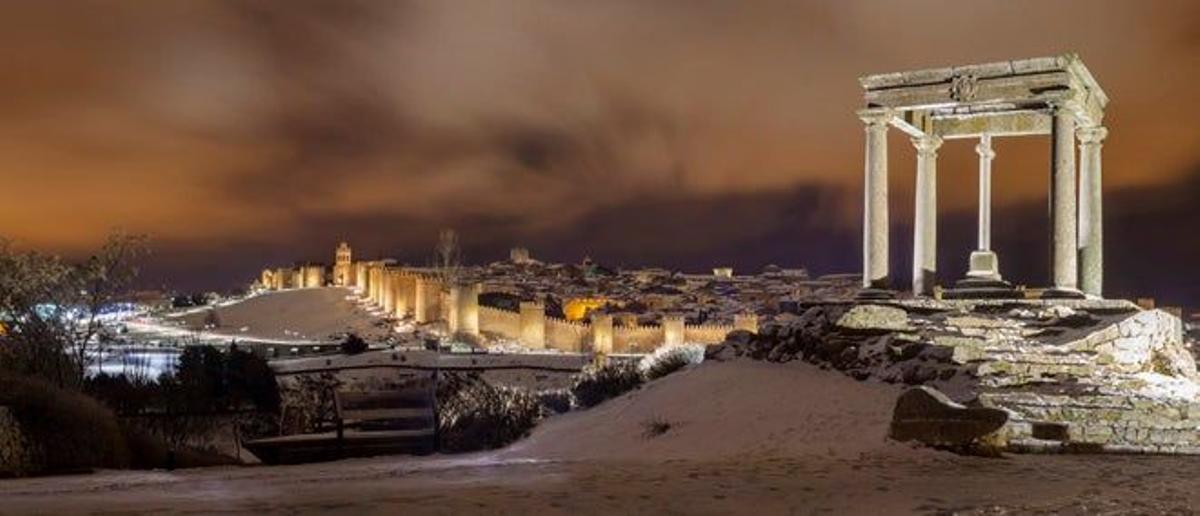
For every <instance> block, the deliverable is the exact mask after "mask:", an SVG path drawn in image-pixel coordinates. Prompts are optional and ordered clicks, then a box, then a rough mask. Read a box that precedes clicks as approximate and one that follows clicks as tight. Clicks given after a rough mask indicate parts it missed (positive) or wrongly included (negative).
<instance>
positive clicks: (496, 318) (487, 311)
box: [479, 306, 521, 340]
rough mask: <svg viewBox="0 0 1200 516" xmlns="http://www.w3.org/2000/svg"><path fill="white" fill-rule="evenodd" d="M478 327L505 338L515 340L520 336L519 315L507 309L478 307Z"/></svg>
mask: <svg viewBox="0 0 1200 516" xmlns="http://www.w3.org/2000/svg"><path fill="white" fill-rule="evenodd" d="M479 329H480V331H483V332H487V333H494V334H496V335H499V336H501V337H503V338H506V339H510V340H517V339H520V338H521V315H520V314H518V313H516V312H509V311H508V310H501V309H499V308H492V307H490V306H481V307H479Z"/></svg>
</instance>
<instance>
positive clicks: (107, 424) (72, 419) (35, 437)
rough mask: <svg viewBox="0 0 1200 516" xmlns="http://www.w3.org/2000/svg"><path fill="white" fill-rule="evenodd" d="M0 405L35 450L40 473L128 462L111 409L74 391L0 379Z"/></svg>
mask: <svg viewBox="0 0 1200 516" xmlns="http://www.w3.org/2000/svg"><path fill="white" fill-rule="evenodd" d="M0 405H6V406H8V407H9V409H10V410H11V411H12V414H13V416H14V417H15V418H16V419H17V422H18V423H19V424H20V425H21V430H22V433H23V434H24V435H25V436H26V438H27V439H29V440H30V441H31V444H32V446H33V447H34V448H35V450H34V457H35V461H36V462H37V463H38V465H39V466H40V468H39V469H41V470H42V471H45V472H64V471H76V470H80V469H90V468H96V467H103V468H123V467H127V466H128V465H129V463H130V458H129V450H128V448H127V447H126V444H125V439H124V437H123V435H122V432H121V427H120V426H119V425H118V424H117V418H116V416H114V415H113V413H112V411H111V410H109V409H108V408H107V407H105V406H104V405H102V404H100V403H99V402H97V401H96V400H93V399H91V398H89V397H87V396H85V395H83V394H81V393H79V392H75V391H70V390H66V389H62V388H59V387H56V386H54V385H52V384H50V383H49V382H47V381H45V380H41V379H37V378H32V377H18V376H0Z"/></svg>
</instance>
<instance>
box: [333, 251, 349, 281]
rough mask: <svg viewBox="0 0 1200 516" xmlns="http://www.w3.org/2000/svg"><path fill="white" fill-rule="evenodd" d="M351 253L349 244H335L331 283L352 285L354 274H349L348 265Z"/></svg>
mask: <svg viewBox="0 0 1200 516" xmlns="http://www.w3.org/2000/svg"><path fill="white" fill-rule="evenodd" d="M352 257H353V254H352V253H351V251H350V244H347V243H346V242H341V243H339V244H338V246H337V251H336V252H335V254H334V262H333V284H334V286H338V287H350V286H353V285H354V276H353V275H352V274H350V266H351V263H353V262H352Z"/></svg>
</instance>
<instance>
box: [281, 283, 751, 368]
mask: <svg viewBox="0 0 1200 516" xmlns="http://www.w3.org/2000/svg"><path fill="white" fill-rule="evenodd" d="M389 263H390V262H388V261H371V262H352V263H348V264H342V265H343V267H344V269H345V270H346V271H351V272H347V273H346V275H347V276H348V277H350V276H352V277H353V280H352V283H353V285H354V287H355V290H356V291H357V292H358V293H359V295H360V296H362V297H363V298H364V300H365V301H366V302H368V303H370V304H371V305H374V306H375V307H377V308H378V309H379V310H380V311H382V313H383V314H384V316H386V317H394V318H397V319H405V318H409V317H411V318H412V320H413V321H415V322H417V323H418V324H427V323H433V322H444V323H445V325H446V328H448V329H449V330H450V331H452V332H456V333H463V334H469V335H476V336H478V335H480V334H481V333H486V334H491V335H495V336H498V337H500V338H503V339H507V340H512V341H517V342H519V343H520V344H521V345H522V346H524V347H526V348H528V349H555V350H560V351H564V352H572V353H580V352H587V351H596V350H594V349H593V347H594V346H593V343H594V342H600V343H601V348H604V347H607V346H608V345H609V343H610V342H611V350H608V349H601V350H600V351H603V352H612V353H650V352H653V351H654V350H655V349H657V348H658V347H660V346H662V345H664V344H667V345H670V344H682V343H685V342H688V343H697V344H715V343H718V342H721V341H723V340H724V339H725V336H726V334H728V333H729V332H731V331H733V330H734V329H748V330H751V331H752V332H753V331H756V330H757V327H758V319H757V317H755V316H754V315H752V314H751V315H739V316H737V318H736V321H735V324H734V325H725V324H719V325H718V324H702V325H685V324H684V320H683V318H682V317H681V316H678V315H670V316H666V317H664V323H663V324H662V325H660V326H642V325H636V324H632V325H631V324H630V323H629V322H628V321H627V320H622V324H621V325H620V326H614V325H613V324H612V320H611V316H608V317H609V318H610V319H609V323H608V325H607V326H606V327H605V328H607V330H605V329H601V330H599V331H608V332H610V333H605V334H604V335H601V336H600V337H599V339H597V336H596V335H595V333H596V331H597V329H596V327H595V325H594V324H593V323H592V322H590V321H571V320H566V319H557V318H552V317H546V315H545V307H544V306H543V305H541V304H537V303H522V310H521V311H520V312H509V311H506V310H502V309H498V308H493V307H486V306H479V294H480V288H479V285H462V286H456V287H453V288H447V287H446V286H444V285H442V283H441V281H439V280H438V279H436V278H434V277H431V276H430V272H429V271H428V270H423V269H411V268H405V267H400V266H395V265H389ZM324 274H325V270H324V268H323V267H320V266H303V267H299V268H295V269H287V268H283V269H268V270H264V271H263V273H262V277H261V280H260V282H261V283H263V284H264V287H266V288H270V289H276V290H281V289H286V288H299V287H310V286H320V285H321V284H324V281H325V277H324ZM583 301H595V302H597V303H598V302H599V301H598V300H590V299H588V300H583Z"/></svg>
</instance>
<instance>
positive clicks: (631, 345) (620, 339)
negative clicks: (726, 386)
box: [613, 325, 724, 353]
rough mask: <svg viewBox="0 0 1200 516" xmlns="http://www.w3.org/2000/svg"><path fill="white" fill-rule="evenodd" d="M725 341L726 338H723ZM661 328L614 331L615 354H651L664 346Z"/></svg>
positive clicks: (644, 327)
mask: <svg viewBox="0 0 1200 516" xmlns="http://www.w3.org/2000/svg"><path fill="white" fill-rule="evenodd" d="M721 338H722V339H724V336H722V337H721ZM662 342H663V330H662V327H661V326H648V325H637V326H621V327H618V328H615V329H614V330H613V352H615V353H650V352H652V351H654V350H655V349H656V348H658V347H659V346H660V345H662Z"/></svg>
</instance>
